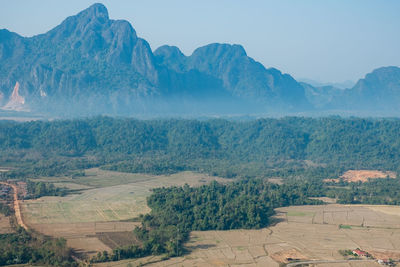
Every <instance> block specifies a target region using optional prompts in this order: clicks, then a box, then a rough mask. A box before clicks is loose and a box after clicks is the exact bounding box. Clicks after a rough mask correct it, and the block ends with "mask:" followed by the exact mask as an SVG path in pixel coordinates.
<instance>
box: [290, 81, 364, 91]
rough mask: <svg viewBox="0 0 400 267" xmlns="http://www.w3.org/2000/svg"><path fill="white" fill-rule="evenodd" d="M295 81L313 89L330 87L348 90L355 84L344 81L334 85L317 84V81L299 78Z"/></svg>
mask: <svg viewBox="0 0 400 267" xmlns="http://www.w3.org/2000/svg"><path fill="white" fill-rule="evenodd" d="M297 81H299V82H302V83H307V84H309V85H311V86H313V87H324V86H331V87H335V88H337V89H348V88H352V87H353V86H354V85H355V84H356V83H355V82H353V81H350V80H348V81H344V82H335V83H325V82H318V81H314V80H311V79H306V78H300V79H297Z"/></svg>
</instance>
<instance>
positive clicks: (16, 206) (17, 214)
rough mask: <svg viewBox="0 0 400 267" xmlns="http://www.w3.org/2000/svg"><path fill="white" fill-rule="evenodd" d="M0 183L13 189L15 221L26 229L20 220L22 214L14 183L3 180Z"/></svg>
mask: <svg viewBox="0 0 400 267" xmlns="http://www.w3.org/2000/svg"><path fill="white" fill-rule="evenodd" d="M0 184H4V185H6V186H10V187H11V188H12V189H13V191H14V211H15V217H16V218H17V223H18V225H19V226H21V227H23V228H24V229H25V230H28V227H27V226H26V224H25V223H24V221H23V220H22V214H21V208H20V206H19V200H18V188H17V186H16V185H14V184H9V183H5V182H0Z"/></svg>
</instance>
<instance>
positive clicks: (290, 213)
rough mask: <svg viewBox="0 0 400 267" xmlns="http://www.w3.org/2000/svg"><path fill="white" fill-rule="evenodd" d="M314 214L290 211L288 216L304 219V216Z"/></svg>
mask: <svg viewBox="0 0 400 267" xmlns="http://www.w3.org/2000/svg"><path fill="white" fill-rule="evenodd" d="M314 214H315V213H314V212H303V211H288V212H287V216H298V217H304V216H314Z"/></svg>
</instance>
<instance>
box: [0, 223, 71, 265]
mask: <svg viewBox="0 0 400 267" xmlns="http://www.w3.org/2000/svg"><path fill="white" fill-rule="evenodd" d="M71 253H72V251H71V249H69V248H68V247H67V246H66V240H65V239H63V238H58V239H50V238H47V237H43V236H39V235H38V236H35V235H34V234H32V233H28V232H26V231H25V230H24V229H23V228H18V229H17V232H16V233H11V234H0V266H3V265H11V264H23V263H30V264H31V263H36V264H45V265H53V266H77V264H76V263H75V262H74V261H73V259H72V258H71Z"/></svg>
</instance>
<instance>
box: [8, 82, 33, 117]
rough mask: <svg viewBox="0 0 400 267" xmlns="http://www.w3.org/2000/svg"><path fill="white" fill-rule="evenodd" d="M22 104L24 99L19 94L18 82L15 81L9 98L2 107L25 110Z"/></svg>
mask: <svg viewBox="0 0 400 267" xmlns="http://www.w3.org/2000/svg"><path fill="white" fill-rule="evenodd" d="M24 104H25V99H24V98H23V97H22V96H20V95H19V82H16V83H15V86H14V90H13V92H12V94H11V97H10V98H9V100H8V103H7V104H6V105H5V106H4V109H5V110H16V111H22V110H27V108H26V107H25V106H24Z"/></svg>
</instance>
